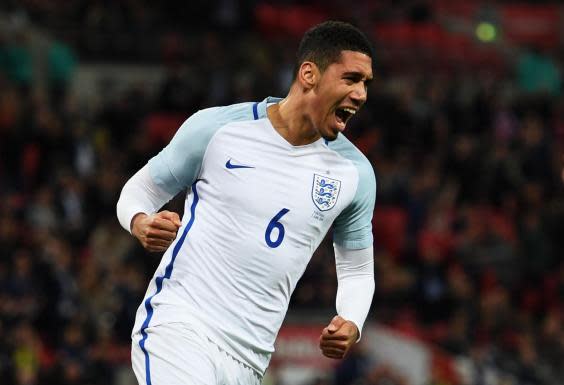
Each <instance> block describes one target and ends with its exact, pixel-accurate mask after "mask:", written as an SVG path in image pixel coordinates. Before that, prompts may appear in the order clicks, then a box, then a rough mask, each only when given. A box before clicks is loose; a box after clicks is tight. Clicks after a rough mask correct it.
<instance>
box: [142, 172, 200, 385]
mask: <svg viewBox="0 0 564 385" xmlns="http://www.w3.org/2000/svg"><path fill="white" fill-rule="evenodd" d="M196 183H198V181H195V182H194V183H193V184H192V192H193V194H194V200H193V201H192V206H191V207H190V221H189V222H188V224H187V225H186V227H185V228H184V231H183V232H182V236H181V237H180V239H179V240H178V242H176V244H175V245H174V249H173V250H172V258H171V260H170V262H169V264H168V265H167V267H166V269H165V273H164V275H162V276H159V277H157V278H156V279H155V282H156V284H157V291H156V292H155V294H153V295H152V296H150V297H149V298H147V299H146V300H145V309H146V310H147V318H145V321H144V322H143V326H141V335H142V336H143V338H142V339H141V341H139V347H140V348H141V350H142V351H143V354H145V381H146V382H147V385H151V367H150V362H149V352H147V349H145V343H146V342H147V337H148V335H147V332H146V331H145V329H147V328H148V327H149V322H151V318H153V314H154V310H153V306H152V305H151V300H152V299H153V297H155V296H156V295H157V294H159V293H160V292H161V290H162V289H163V281H164V280H165V279H170V277H171V276H172V269H173V268H174V261H175V260H176V256H177V255H178V252H179V251H180V248H181V247H182V244H183V243H184V240H185V239H186V235H187V234H188V231H190V228H191V227H192V225H193V224H194V219H195V218H196V205H197V204H198V201H199V197H198V190H197V189H196Z"/></svg>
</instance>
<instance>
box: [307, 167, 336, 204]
mask: <svg viewBox="0 0 564 385" xmlns="http://www.w3.org/2000/svg"><path fill="white" fill-rule="evenodd" d="M340 190H341V181H340V180H337V179H331V178H328V177H326V176H323V175H317V174H313V186H312V188H311V198H312V199H313V203H314V204H315V206H316V207H317V208H318V209H319V210H321V211H327V210H331V209H332V208H333V207H334V206H335V203H337V198H339V191H340Z"/></svg>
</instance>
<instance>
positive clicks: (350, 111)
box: [335, 107, 356, 129]
mask: <svg viewBox="0 0 564 385" xmlns="http://www.w3.org/2000/svg"><path fill="white" fill-rule="evenodd" d="M354 114H356V110H355V109H354V108H350V107H340V108H337V110H336V111H335V116H336V118H337V123H339V125H340V126H341V128H342V129H344V128H345V126H346V124H347V121H348V120H349V119H350V118H351V116H353V115H354Z"/></svg>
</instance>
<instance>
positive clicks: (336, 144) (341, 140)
mask: <svg viewBox="0 0 564 385" xmlns="http://www.w3.org/2000/svg"><path fill="white" fill-rule="evenodd" d="M328 147H329V148H330V149H331V150H333V151H335V152H336V153H337V154H339V155H340V156H341V157H343V158H345V159H348V160H350V161H351V162H352V163H353V165H354V166H355V168H356V169H357V172H358V176H359V183H361V184H363V185H365V186H367V187H368V186H371V185H373V186H374V189H375V188H376V176H375V175H374V169H373V167H372V164H371V163H370V161H369V160H368V158H367V157H366V156H365V155H364V154H363V153H362V152H361V151H360V150H359V149H358V148H357V147H356V146H355V145H354V144H353V143H352V142H351V141H350V140H348V139H347V138H346V137H345V136H344V135H343V134H339V136H338V137H337V139H335V140H334V141H332V142H330V143H329V145H328Z"/></svg>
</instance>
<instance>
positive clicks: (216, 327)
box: [133, 98, 376, 375]
mask: <svg viewBox="0 0 564 385" xmlns="http://www.w3.org/2000/svg"><path fill="white" fill-rule="evenodd" d="M278 100H279V99H274V98H267V99H265V100H264V101H262V102H260V103H243V104H236V105H232V106H227V107H215V108H210V109H205V110H202V111H199V112H197V113H196V114H194V115H193V116H192V117H190V118H189V119H188V120H187V121H186V122H185V123H184V124H183V125H182V126H181V127H180V129H179V131H178V132H177V134H176V135H175V137H174V138H173V139H172V141H171V142H170V143H169V145H168V146H166V147H165V148H164V149H163V150H162V151H161V152H160V153H159V154H158V155H156V156H155V157H154V158H153V159H151V160H150V161H149V170H150V174H151V178H152V179H153V181H154V183H155V184H156V185H158V186H159V187H160V188H162V189H163V190H165V191H167V192H168V193H170V194H171V196H172V195H174V194H176V193H178V192H179V191H181V190H182V189H184V188H186V187H187V186H189V190H188V194H187V197H186V203H185V212H184V217H183V219H182V227H181V228H180V229H179V232H178V236H177V238H176V240H175V241H174V242H173V243H172V245H171V246H170V248H169V249H168V250H167V251H166V252H165V253H164V255H163V258H162V260H161V263H160V265H159V267H158V268H157V271H156V272H155V275H154V277H153V279H152V280H151V283H150V284H149V287H148V289H147V293H146V296H145V299H144V300H143V302H142V303H141V305H140V306H139V309H138V312H137V317H136V322H135V327H134V330H133V332H134V333H138V332H140V333H141V334H142V335H143V339H142V341H141V343H140V345H141V348H142V349H143V345H144V344H149V343H150V338H149V340H147V334H146V333H145V329H146V328H147V327H151V326H155V325H158V324H162V323H170V322H186V323H188V324H193V325H195V326H197V327H199V328H201V329H202V330H205V331H206V333H207V335H208V337H209V338H210V339H211V340H212V341H214V342H215V343H216V344H217V345H219V346H221V347H222V348H223V349H225V350H226V351H227V352H229V353H230V354H232V355H233V356H234V357H235V358H237V359H239V360H240V361H241V362H243V363H246V364H248V365H249V366H251V367H252V368H253V369H255V370H256V371H257V372H258V373H260V374H261V375H262V374H264V371H265V370H266V367H267V366H268V362H269V360H270V355H271V353H272V352H273V350H274V348H273V346H274V341H275V338H276V335H277V333H278V330H279V329H280V326H281V324H282V321H283V319H284V316H285V314H286V310H287V308H288V303H289V301H290V296H291V294H292V292H293V290H294V288H295V287H296V283H297V281H298V279H299V278H300V277H301V276H302V274H303V272H304V270H305V268H306V266H307V264H308V262H309V260H310V258H311V256H312V254H313V252H314V251H315V249H316V248H317V247H318V246H319V244H320V242H321V241H322V240H323V238H324V236H325V234H326V233H327V231H328V230H329V228H330V226H331V225H333V230H334V234H333V237H334V242H335V243H336V244H337V245H339V246H342V247H345V248H348V249H363V248H367V247H369V246H371V245H372V227H371V219H372V213H373V209H374V201H375V194H376V182H375V177H374V172H373V170H372V167H371V165H370V163H369V162H368V160H367V159H366V158H365V157H364V156H363V155H362V154H361V153H360V151H359V150H358V149H357V148H356V147H354V145H353V144H351V143H350V142H349V141H348V140H347V139H346V138H345V137H344V136H343V135H342V134H339V136H338V138H337V139H336V140H334V141H332V142H327V141H326V140H324V139H319V140H317V141H316V142H314V143H311V144H308V145H304V146H293V145H291V144H290V143H288V142H287V141H286V140H285V139H284V138H283V137H282V136H280V134H278V132H277V131H276V130H275V129H274V127H273V126H272V125H271V123H270V121H269V120H268V118H267V117H266V107H267V104H268V103H273V102H277V101H278Z"/></svg>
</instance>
